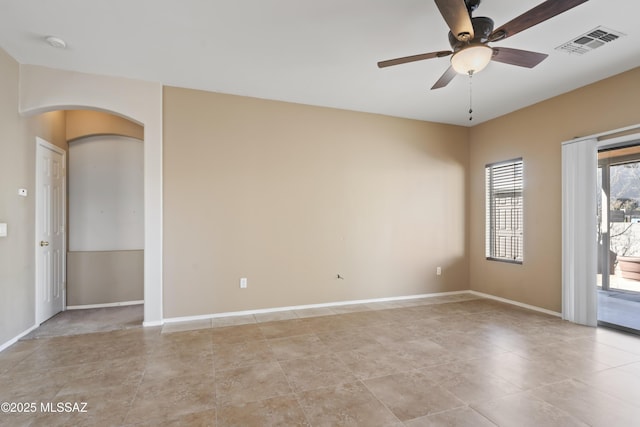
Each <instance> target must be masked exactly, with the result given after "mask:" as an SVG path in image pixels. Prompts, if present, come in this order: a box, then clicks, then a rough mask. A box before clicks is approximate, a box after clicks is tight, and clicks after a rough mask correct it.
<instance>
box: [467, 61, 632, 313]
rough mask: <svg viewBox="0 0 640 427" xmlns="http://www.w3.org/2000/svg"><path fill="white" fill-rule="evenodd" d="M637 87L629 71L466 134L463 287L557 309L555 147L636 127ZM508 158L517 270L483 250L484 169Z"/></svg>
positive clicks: (558, 244) (557, 179)
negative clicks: (515, 188) (518, 185)
mask: <svg viewBox="0 0 640 427" xmlns="http://www.w3.org/2000/svg"><path fill="white" fill-rule="evenodd" d="M639 82H640V68H636V69H634V70H631V71H629V72H626V73H623V74H620V75H618V76H614V77H611V78H609V79H606V80H603V81H600V82H597V83H594V84H592V85H589V86H586V87H583V88H581V89H578V90H575V91H572V92H570V93H567V94H564V95H561V96H558V97H556V98H553V99H550V100H547V101H544V102H541V103H539V104H536V105H533V106H531V107H528V108H525V109H522V110H519V111H516V112H513V113H511V114H508V115H505V116H503V117H500V118H497V119H495V120H491V121H489V122H486V123H483V124H480V125H477V126H475V127H473V128H472V129H471V134H470V159H471V160H470V171H469V173H470V220H471V223H470V231H471V234H470V255H471V256H470V287H471V289H473V290H476V291H480V292H485V293H488V294H491V295H495V296H499V297H503V298H508V299H511V300H515V301H519V302H522V303H526V304H531V305H535V306H538V307H542V308H546V309H549V310H553V311H557V312H559V311H560V310H561V301H562V294H561V291H562V289H561V287H562V283H561V282H562V277H561V274H562V265H561V261H562V259H561V258H562V246H561V245H562V240H561V230H562V224H561V201H562V195H561V191H562V188H561V143H562V142H563V141H566V140H569V139H571V138H573V137H576V136H586V135H591V134H594V133H599V132H604V131H608V130H613V129H618V128H621V127H624V126H629V125H634V124H637V123H640V115H639V114H638V108H637V104H638V100H640V84H639ZM515 157H522V158H523V159H524V182H525V196H524V197H525V201H524V203H525V205H524V223H525V229H524V264H523V265H515V264H506V263H501V262H495V261H487V260H485V253H484V237H485V231H484V209H485V201H484V166H485V165H486V164H488V163H492V162H496V161H500V160H507V159H511V158H515ZM594 232H595V231H594ZM594 236H595V234H594Z"/></svg>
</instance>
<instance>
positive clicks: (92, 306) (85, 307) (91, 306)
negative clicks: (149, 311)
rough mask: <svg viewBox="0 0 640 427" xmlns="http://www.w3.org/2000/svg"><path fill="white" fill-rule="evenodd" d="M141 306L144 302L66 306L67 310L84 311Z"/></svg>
mask: <svg viewBox="0 0 640 427" xmlns="http://www.w3.org/2000/svg"><path fill="white" fill-rule="evenodd" d="M141 304H144V300H139V301H121V302H108V303H106V304H85V305H68V306H67V310H84V309H87V308H103V307H123V306H126V305H141Z"/></svg>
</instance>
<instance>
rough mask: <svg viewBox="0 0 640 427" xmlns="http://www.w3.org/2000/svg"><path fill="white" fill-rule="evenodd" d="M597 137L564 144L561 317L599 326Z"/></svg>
mask: <svg viewBox="0 0 640 427" xmlns="http://www.w3.org/2000/svg"><path fill="white" fill-rule="evenodd" d="M597 145H598V142H597V140H596V139H595V138H594V139H584V140H580V141H576V142H573V141H568V142H566V143H564V144H563V145H562V317H563V319H566V320H569V321H571V322H574V323H579V324H582V325H588V326H596V325H597V323H598V316H597V310H598V299H597V298H598V294H597V290H596V274H597V266H596V263H597V254H596V250H597V249H596V221H597V216H596V194H597V193H596V176H597V167H598V161H597V156H598V151H597Z"/></svg>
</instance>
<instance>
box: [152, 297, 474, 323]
mask: <svg viewBox="0 0 640 427" xmlns="http://www.w3.org/2000/svg"><path fill="white" fill-rule="evenodd" d="M467 293H469V291H452V292H438V293H433V294H420V295H405V296H399V297H387V298H373V299H360V300H351V301H336V302H328V303H322V304H307V305H294V306H289V307H275V308H263V309H258V310H245V311H231V312H226V313H215V314H202V315H199V316H184V317H169V318H166V319H164V320H163V322H164V323H165V324H168V323H180V322H193V321H196V320H207V319H215V318H218V317H230V316H249V315H252V314H262V313H276V312H278V311H289V310H305V309H308V308H327V307H339V306H341V305H352V304H369V303H373V302H389V301H402V300H410V299H418V298H433V297H440V296H445V295H458V294H467ZM145 326H147V325H146V324H145ZM149 326H151V325H149ZM153 326H157V325H153Z"/></svg>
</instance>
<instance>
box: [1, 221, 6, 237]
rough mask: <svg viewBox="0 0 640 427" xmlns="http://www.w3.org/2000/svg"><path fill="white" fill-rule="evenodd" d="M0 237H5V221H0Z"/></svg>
mask: <svg viewBox="0 0 640 427" xmlns="http://www.w3.org/2000/svg"><path fill="white" fill-rule="evenodd" d="M0 237H7V223H6V222H0Z"/></svg>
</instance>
